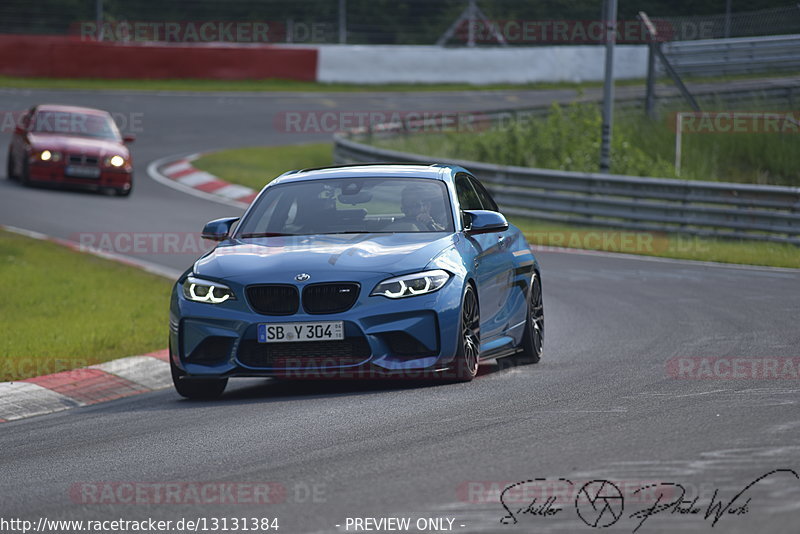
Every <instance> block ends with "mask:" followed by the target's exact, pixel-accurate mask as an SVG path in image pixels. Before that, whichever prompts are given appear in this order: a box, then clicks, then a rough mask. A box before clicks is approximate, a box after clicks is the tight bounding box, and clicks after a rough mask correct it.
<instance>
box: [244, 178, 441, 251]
mask: <svg viewBox="0 0 800 534" xmlns="http://www.w3.org/2000/svg"><path fill="white" fill-rule="evenodd" d="M449 206H450V201H449V197H448V194H447V188H446V187H445V185H444V183H442V182H440V181H437V180H426V179H417V178H345V179H329V180H313V181H311V180H310V181H306V182H296V183H287V184H284V185H278V186H275V187H272V188H270V189H269V190H268V191H267V192H266V194H265V195H264V196H263V197H262V198H260V199H259V201H258V204H257V205H256V206H255V207H254V209H253V211H251V212H250V214H249V215H248V216H247V217H246V218H245V220H244V221H242V224H241V225H240V226H239V229H238V231H237V235H236V237H238V238H240V239H247V238H251V237H269V236H274V235H309V234H341V233H394V232H452V231H453V217H452V213H451V210H450V208H449Z"/></svg>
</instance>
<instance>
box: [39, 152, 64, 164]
mask: <svg viewBox="0 0 800 534" xmlns="http://www.w3.org/2000/svg"><path fill="white" fill-rule="evenodd" d="M32 159H33V160H35V161H44V162H47V163H50V162H57V161H61V152H58V151H57V150H47V149H45V150H39V151H36V152H34V153H33V154H32Z"/></svg>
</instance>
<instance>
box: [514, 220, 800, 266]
mask: <svg viewBox="0 0 800 534" xmlns="http://www.w3.org/2000/svg"><path fill="white" fill-rule="evenodd" d="M509 220H510V221H511V222H512V223H513V224H515V225H516V226H518V227H519V228H520V229H521V230H522V231H523V232H524V233H525V237H526V239H527V240H528V242H529V243H531V244H537V245H543V246H551V247H564V248H580V249H586V250H602V251H605V252H622V253H626V254H640V255H644V256H658V257H661V258H679V259H684V260H696V261H714V262H721V263H736V264H742V265H767V266H770V267H790V268H794V269H800V247H797V246H795V245H790V244H782V243H765V242H762V241H739V240H726V239H709V238H703V237H694V236H690V235H685V234H669V233H666V232H640V231H633V230H618V229H614V228H602V227H597V226H581V225H573V224H561V223H554V222H550V221H541V220H536V219H527V218H524V217H509Z"/></svg>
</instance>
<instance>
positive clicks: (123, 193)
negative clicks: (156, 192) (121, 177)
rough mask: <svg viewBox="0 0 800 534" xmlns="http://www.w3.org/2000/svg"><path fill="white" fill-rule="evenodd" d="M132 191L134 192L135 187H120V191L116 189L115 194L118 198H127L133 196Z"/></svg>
mask: <svg viewBox="0 0 800 534" xmlns="http://www.w3.org/2000/svg"><path fill="white" fill-rule="evenodd" d="M131 191H133V186H131V187H129V188H128V189H125V188H122V187H120V188H119V189H115V190H114V193H115V194H116V195H117V196H118V197H127V196H129V195H130V194H131Z"/></svg>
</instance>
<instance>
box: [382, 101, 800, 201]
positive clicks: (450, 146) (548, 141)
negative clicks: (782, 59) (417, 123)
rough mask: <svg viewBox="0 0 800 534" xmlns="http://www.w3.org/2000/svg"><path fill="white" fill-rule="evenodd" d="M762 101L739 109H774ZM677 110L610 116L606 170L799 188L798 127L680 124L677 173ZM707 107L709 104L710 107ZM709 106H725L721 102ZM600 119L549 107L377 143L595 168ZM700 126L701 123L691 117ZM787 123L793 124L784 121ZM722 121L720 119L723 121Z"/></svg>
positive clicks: (576, 108) (579, 107) (574, 108)
mask: <svg viewBox="0 0 800 534" xmlns="http://www.w3.org/2000/svg"><path fill="white" fill-rule="evenodd" d="M774 107H775V106H774V105H772V106H770V105H769V104H768V103H764V102H751V103H749V104H742V107H740V108H739V109H743V110H747V111H766V110H770V109H774ZM676 109H679V108H675V109H665V110H663V112H662V118H660V119H657V120H651V119H649V118H648V117H647V116H645V115H644V113H642V112H641V111H627V110H626V111H624V112H620V113H617V114H616V115H615V117H614V131H613V136H612V145H611V148H612V151H611V152H612V154H611V156H612V159H611V172H613V173H615V174H626V175H632V176H658V177H664V178H682V179H689V180H708V181H724V182H741V183H756V184H771V185H790V186H798V185H800V150H797V133H796V132H797V130H798V128H797V127H793V128H789V129H788V133H726V132H724V131H717V132H715V133H708V132H709V129H713V128H714V127H713V126H712V128H708V127H703V126H700V128H697V130H698V131H697V132H695V133H690V132H688V131H687V129H686V128H684V134H683V143H682V146H683V157H682V160H681V164H682V169H681V173H680V175H678V173H677V172H676V170H675V165H674V158H675V126H674V116H675V115H674V111H675V110H676ZM709 110H710V108H709ZM715 110H717V111H723V110H725V108H724V106H723V105H722V104H721V103H720V104H717V106H715ZM601 124H602V119H601V115H600V110H599V107H598V106H596V105H594V104H579V103H573V104H570V105H567V106H560V105H558V104H553V105H552V106H551V109H550V113H549V114H548V115H547V116H544V117H538V118H533V119H531V120H526V121H518V122H512V123H508V124H504V125H503V126H502V127H497V128H492V129H489V130H486V131H481V132H464V131H451V132H445V133H424V134H417V135H409V136H402V137H394V138H388V139H382V140H378V141H376V142H375V144H376V145H377V146H381V147H385V148H390V149H394V150H400V151H403V152H412V153H417V154H426V155H429V156H431V157H432V158H434V159H441V158H456V159H466V160H473V161H486V162H490V163H498V164H504V165H519V166H523V167H538V168H544V169H560V170H565V171H577V172H596V171H597V170H598V164H599V154H600V130H601ZM697 124H698V125H702V124H704V123H702V122H700V120H699V119H698V120H697ZM786 124H791V123H789V122H787V123H786ZM723 126H724V124H723Z"/></svg>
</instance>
